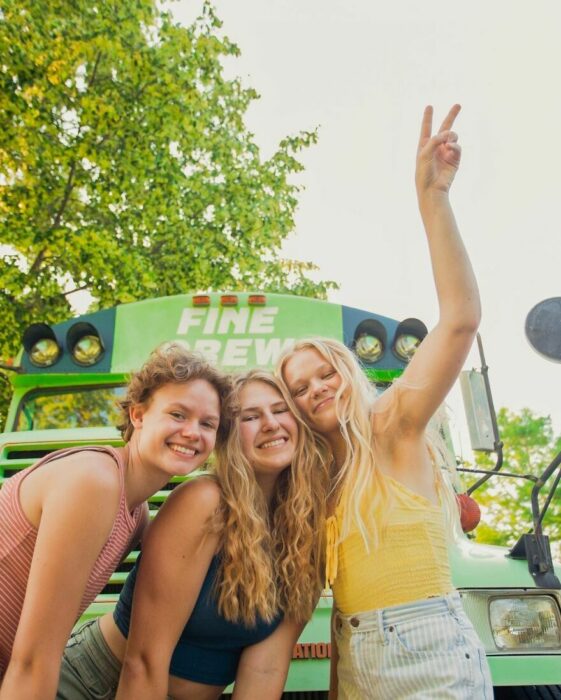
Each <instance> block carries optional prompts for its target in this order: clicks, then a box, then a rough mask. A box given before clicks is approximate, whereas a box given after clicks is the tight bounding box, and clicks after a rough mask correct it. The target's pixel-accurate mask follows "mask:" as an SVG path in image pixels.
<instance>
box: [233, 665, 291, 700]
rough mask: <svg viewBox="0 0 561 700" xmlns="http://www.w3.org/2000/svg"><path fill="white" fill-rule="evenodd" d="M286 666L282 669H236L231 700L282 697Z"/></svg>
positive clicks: (270, 699)
mask: <svg viewBox="0 0 561 700" xmlns="http://www.w3.org/2000/svg"><path fill="white" fill-rule="evenodd" d="M287 673H288V664H286V665H285V666H284V667H283V668H281V667H277V668H273V669H257V668H252V669H248V668H243V669H241V668H240V669H238V674H237V676H236V682H235V684H234V692H233V694H232V700H262V698H267V700H277V699H278V698H280V697H281V696H282V693H283V690H284V685H285V683H286V676H287Z"/></svg>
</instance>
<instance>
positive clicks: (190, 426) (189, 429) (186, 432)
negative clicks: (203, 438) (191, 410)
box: [181, 420, 201, 440]
mask: <svg viewBox="0 0 561 700" xmlns="http://www.w3.org/2000/svg"><path fill="white" fill-rule="evenodd" d="M200 434H201V427H200V425H199V421H197V420H188V421H185V423H184V424H183V427H182V429H181V435H182V436H183V437H186V438H189V439H190V440H198V439H199V436H200Z"/></svg>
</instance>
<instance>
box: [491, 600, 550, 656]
mask: <svg viewBox="0 0 561 700" xmlns="http://www.w3.org/2000/svg"><path fill="white" fill-rule="evenodd" d="M489 619H490V623H491V631H492V633H493V638H494V640H495V644H496V645H497V648H498V649H500V650H507V649H519V650H522V649H534V650H535V649H557V650H558V649H561V625H560V620H559V612H558V610H557V606H556V604H555V601H554V600H553V598H551V597H549V596H541V595H532V596H519V597H518V596H512V597H508V598H494V599H491V600H490V601H489Z"/></svg>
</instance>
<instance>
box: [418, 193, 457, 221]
mask: <svg viewBox="0 0 561 700" xmlns="http://www.w3.org/2000/svg"><path fill="white" fill-rule="evenodd" d="M417 201H418V203H419V211H420V212H421V215H422V216H423V217H424V216H425V215H427V214H431V213H432V212H434V211H436V210H438V209H441V208H444V209H448V208H449V207H450V197H449V193H448V192H447V191H444V190H425V191H424V192H417Z"/></svg>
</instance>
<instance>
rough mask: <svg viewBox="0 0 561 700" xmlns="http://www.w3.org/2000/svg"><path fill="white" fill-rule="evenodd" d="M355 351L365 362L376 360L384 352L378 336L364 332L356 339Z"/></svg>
mask: <svg viewBox="0 0 561 700" xmlns="http://www.w3.org/2000/svg"><path fill="white" fill-rule="evenodd" d="M355 352H356V354H357V355H358V356H359V357H360V359H361V360H364V361H365V362H376V361H377V360H379V359H380V357H382V355H383V354H384V346H383V345H382V341H381V340H380V338H376V336H375V335H368V334H367V333H365V334H364V335H361V336H360V337H358V338H357V339H356V341H355Z"/></svg>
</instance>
